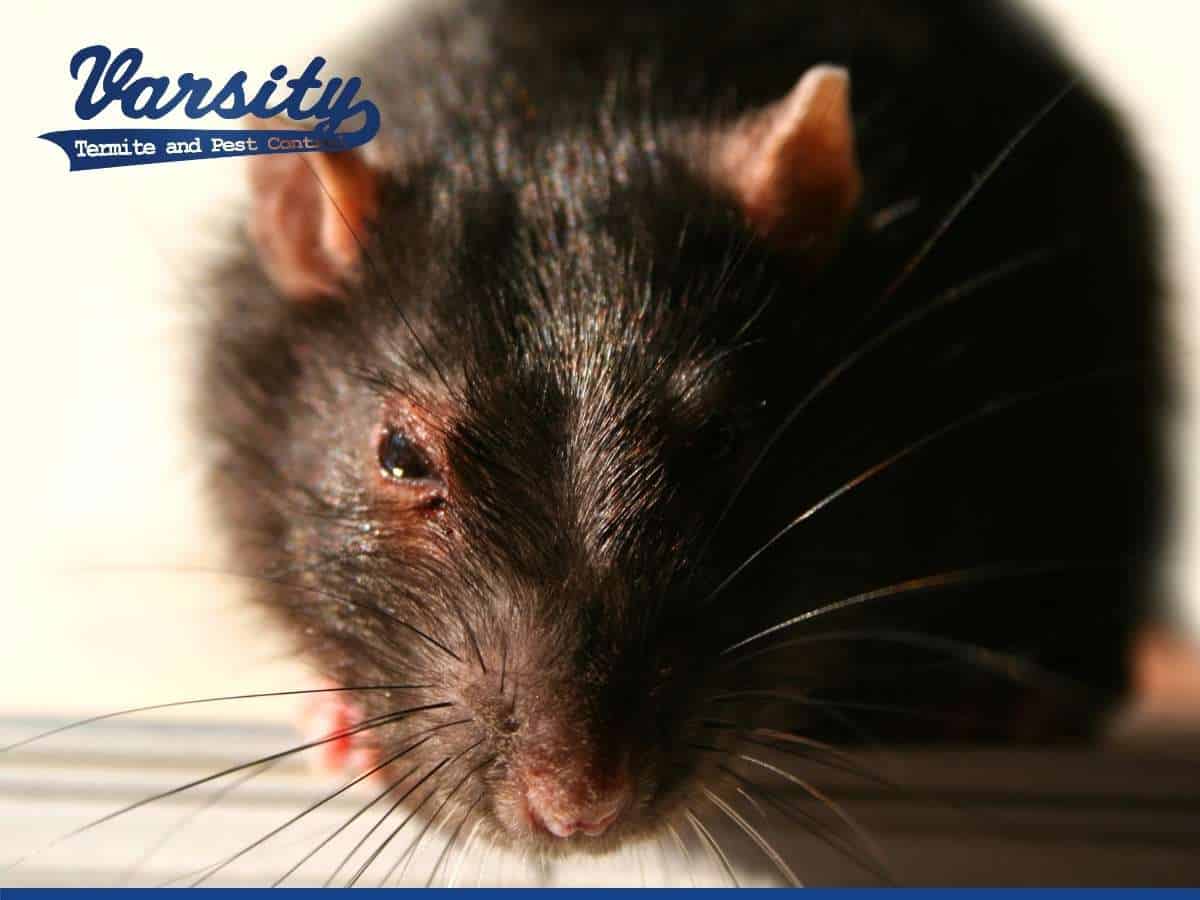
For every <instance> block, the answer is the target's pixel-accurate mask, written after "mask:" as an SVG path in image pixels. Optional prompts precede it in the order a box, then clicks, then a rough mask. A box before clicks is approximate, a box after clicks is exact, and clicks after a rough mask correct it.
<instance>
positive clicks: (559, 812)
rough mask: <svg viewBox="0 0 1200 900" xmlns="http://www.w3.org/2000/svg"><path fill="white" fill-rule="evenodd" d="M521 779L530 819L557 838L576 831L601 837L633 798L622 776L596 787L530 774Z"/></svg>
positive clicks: (581, 780)
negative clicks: (523, 783) (523, 784)
mask: <svg viewBox="0 0 1200 900" xmlns="http://www.w3.org/2000/svg"><path fill="white" fill-rule="evenodd" d="M524 780H525V802H526V804H527V805H528V808H529V817H530V818H531V819H532V820H533V822H534V824H536V825H540V826H541V827H542V828H544V829H545V830H546V831H548V832H550V834H552V835H554V836H555V837H560V838H568V837H570V836H571V835H573V834H575V833H577V832H579V833H582V834H586V835H588V836H589V837H597V836H598V835H601V834H604V832H606V831H607V830H608V829H609V827H610V826H612V824H613V823H614V822H616V821H617V820H618V819H619V818H620V817H621V813H623V812H624V811H625V810H626V808H628V806H629V804H630V801H631V800H632V799H633V792H632V790H630V787H629V781H628V780H627V779H626V778H624V777H621V778H618V779H615V780H611V781H608V782H606V783H605V784H604V785H598V784H596V783H595V782H592V781H590V780H589V779H586V778H567V779H563V778H562V777H561V776H560V775H558V776H556V775H555V774H549V773H541V772H531V773H527V774H526V776H525V779H524Z"/></svg>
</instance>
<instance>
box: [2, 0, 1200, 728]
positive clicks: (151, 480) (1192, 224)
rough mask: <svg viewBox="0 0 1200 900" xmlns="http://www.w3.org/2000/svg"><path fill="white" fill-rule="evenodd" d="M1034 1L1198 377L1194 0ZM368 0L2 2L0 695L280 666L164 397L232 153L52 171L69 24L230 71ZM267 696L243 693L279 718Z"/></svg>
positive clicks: (1199, 179) (211, 688)
mask: <svg viewBox="0 0 1200 900" xmlns="http://www.w3.org/2000/svg"><path fill="white" fill-rule="evenodd" d="M1032 5H1033V6H1035V7H1037V8H1039V9H1041V10H1042V11H1043V12H1044V14H1045V15H1046V16H1047V17H1048V18H1050V19H1051V20H1052V21H1054V22H1055V23H1056V24H1059V25H1061V26H1062V27H1063V28H1064V29H1066V32H1067V34H1068V35H1069V43H1070V44H1071V45H1072V46H1073V47H1074V48H1075V50H1076V52H1077V53H1078V55H1079V56H1080V57H1081V58H1082V59H1084V60H1085V61H1087V62H1088V63H1089V64H1090V65H1091V66H1092V68H1093V69H1094V70H1095V71H1096V72H1097V73H1098V74H1099V76H1100V78H1101V80H1102V81H1103V82H1104V83H1105V84H1106V85H1107V86H1108V87H1109V88H1111V90H1112V91H1113V92H1114V94H1115V95H1116V96H1117V98H1118V99H1119V101H1120V103H1121V105H1122V106H1123V107H1124V108H1125V109H1126V110H1127V111H1128V113H1129V114H1130V116H1131V119H1132V121H1133V122H1135V123H1136V125H1137V127H1138V130H1139V133H1140V134H1141V136H1142V138H1143V142H1144V145H1145V149H1146V152H1147V153H1148V155H1149V158H1150V160H1151V164H1152V167H1153V169H1154V170H1155V172H1156V176H1157V181H1158V186H1159V190H1160V193H1161V195H1162V197H1163V199H1164V203H1165V206H1166V208H1167V210H1168V212H1169V214H1170V217H1171V220H1172V224H1173V225H1174V226H1175V227H1174V229H1173V232H1172V243H1171V251H1172V261H1173V265H1174V273H1175V277H1176V284H1177V287H1178V302H1177V311H1178V321H1179V323H1180V326H1181V327H1182V328H1184V329H1186V331H1187V335H1188V336H1187V342H1188V343H1187V346H1188V347H1189V348H1190V349H1189V350H1188V354H1187V359H1186V361H1185V364H1186V365H1187V366H1188V367H1190V370H1191V372H1192V373H1193V375H1194V380H1195V381H1196V382H1200V354H1198V353H1197V352H1196V349H1197V347H1198V346H1200V297H1198V296H1197V291H1198V289H1200V252H1197V251H1200V246H1198V244H1200V163H1197V162H1195V161H1197V160H1200V123H1198V121H1197V115H1196V100H1195V97H1194V96H1193V92H1194V91H1195V90H1196V88H1197V87H1200V78H1198V77H1197V75H1198V74H1200V66H1198V65H1197V62H1196V56H1197V54H1196V50H1195V46H1194V44H1195V35H1196V33H1197V27H1196V26H1198V25H1200V12H1198V11H1200V6H1198V5H1195V4H1192V3H1188V2H1184V0H1174V2H1169V0H1144V2H1141V3H1137V4H1134V3H1132V2H1117V0H1103V2H1101V0H1088V2H1086V3H1085V2H1079V0H1040V2H1037V3H1033V4H1032ZM382 6H383V4H380V3H370V4H360V5H358V6H356V7H355V11H354V13H353V14H349V13H347V12H346V10H345V9H344V4H333V3H324V4H314V3H297V2H290V3H286V4H284V3H269V4H250V3H244V2H241V3H232V2H210V3H206V4H204V5H203V7H202V8H203V9H204V10H205V13H204V16H203V18H199V17H197V16H196V14H195V13H193V12H191V11H189V12H188V13H187V14H186V16H185V15H184V14H180V13H177V12H175V11H174V10H173V9H172V8H171V7H169V6H168V5H164V4H136V5H135V4H112V5H111V6H110V5H109V4H87V5H82V4H81V5H80V6H79V7H77V8H76V7H70V8H68V7H61V8H58V9H51V8H50V7H49V6H46V7H40V6H39V7H38V8H37V10H38V11H36V12H31V11H28V9H26V10H22V11H18V10H17V9H15V8H14V9H12V10H9V11H8V12H7V14H6V27H7V29H8V33H9V35H10V36H11V37H13V38H15V40H10V41H9V42H8V43H9V44H10V47H9V48H8V52H10V53H13V52H15V54H16V56H17V63H18V64H17V65H16V66H10V67H6V74H7V77H9V78H10V79H13V80H12V81H11V82H10V85H9V89H10V92H11V93H13V94H23V96H19V97H17V99H16V100H15V105H16V108H15V109H11V106H10V109H9V110H7V111H6V112H7V114H6V115H4V116H3V117H2V121H3V124H2V125H0V128H3V136H4V140H3V144H2V147H3V159H4V161H5V163H6V165H5V167H4V173H5V175H6V179H5V180H6V184H5V189H4V191H3V194H0V198H2V199H0V203H2V205H3V209H4V212H5V213H6V214H5V215H3V216H0V221H2V222H3V224H2V225H0V227H2V228H3V238H4V240H3V244H2V245H0V246H2V247H3V248H4V250H3V253H2V254H0V265H2V267H3V276H4V279H3V282H2V285H3V287H2V290H3V293H4V298H3V302H4V304H5V315H4V317H3V318H2V319H0V323H2V324H0V416H2V417H3V418H2V419H0V422H3V437H2V439H0V498H3V506H2V507H0V605H2V609H3V617H2V618H0V713H4V712H12V711H26V712H76V711H87V710H96V709H100V710H107V709H112V708H114V707H120V706H125V705H133V704H137V703H142V702H153V701H161V700H172V699H179V698H181V697H183V696H187V695H194V696H204V695H211V694H219V693H224V692H239V691H242V690H254V689H262V690H266V689H272V688H288V687H295V686H302V685H300V684H299V681H300V676H299V675H298V673H297V670H296V669H295V668H294V667H293V665H292V664H290V663H289V662H288V661H287V660H286V655H285V654H283V653H282V650H283V648H281V647H280V646H278V645H276V644H275V643H274V642H272V641H270V640H267V639H265V636H264V631H263V629H261V628H259V627H257V626H256V624H255V619H254V617H253V614H251V613H249V612H247V611H245V610H244V609H242V608H241V607H240V606H239V605H238V604H237V602H236V590H234V587H235V586H234V585H232V584H231V583H230V581H229V580H228V579H222V578H220V577H217V576H215V575H212V574H205V573H204V572H203V571H202V570H205V569H217V568H220V560H219V559H218V558H217V553H216V548H215V546H214V545H213V542H212V541H211V540H210V539H209V537H208V534H209V530H208V528H207V527H206V525H205V523H204V521H203V517H202V515H201V511H200V509H199V507H198V504H197V485H198V478H199V472H198V469H197V465H196V460H195V457H194V455H193V453H192V452H191V448H190V447H189V443H188V439H187V432H186V429H185V428H184V425H183V417H182V412H181V403H182V398H183V392H182V390H181V373H182V372H183V371H184V370H185V367H186V365H187V364H188V360H189V356H188V354H189V344H188V324H189V323H188V312H187V310H186V308H185V307H184V306H183V304H181V303H180V297H181V296H182V295H185V294H186V289H187V284H188V282H189V278H190V277H191V275H190V272H191V271H192V269H191V266H192V263H193V260H194V258H195V257H196V255H197V254H196V251H198V250H200V251H202V250H203V249H205V247H207V246H209V240H210V239H209V234H210V232H209V231H208V230H207V229H206V228H205V223H206V222H208V221H211V220H213V219H214V218H219V217H220V216H222V215H223V214H224V213H225V211H226V209H227V207H228V204H229V203H230V201H231V200H232V199H233V198H235V197H236V196H237V191H238V189H239V188H240V174H241V173H240V171H239V169H238V166H237V164H236V163H221V162H217V161H205V162H195V163H185V164H179V165H171V166H161V167H149V168H145V169H137V170H132V171H120V170H113V171H107V172H96V173H84V174H75V175H68V174H67V173H66V171H65V164H64V160H63V157H62V154H61V153H60V152H59V151H57V150H55V149H53V148H52V147H50V146H49V145H47V144H45V143H43V142H40V141H37V140H34V135H36V134H38V133H40V132H42V131H48V130H53V129H59V128H64V127H70V123H71V122H72V113H71V104H72V103H73V101H74V93H75V92H74V90H73V87H74V82H72V81H70V80H69V79H68V78H67V77H66V61H67V59H68V58H69V56H70V54H71V53H73V52H74V50H76V49H78V48H79V47H82V46H84V45H86V44H89V43H94V42H96V41H97V40H104V41H108V42H109V43H110V44H116V45H120V46H140V47H142V48H144V49H145V50H146V51H147V54H148V60H147V66H148V67H152V61H155V60H156V61H158V62H159V64H160V65H165V66H167V68H182V67H184V66H185V65H186V66H188V67H194V68H195V69H197V70H206V71H214V72H220V71H233V70H235V69H237V68H241V67H243V66H245V65H246V60H253V59H260V60H261V59H267V60H274V59H275V58H276V57H278V58H279V59H281V60H283V59H295V58H297V57H299V56H304V55H306V54H311V53H314V52H318V51H319V52H328V48H329V47H330V45H331V44H332V43H335V41H336V39H337V37H338V36H340V35H343V34H349V33H352V32H353V31H354V30H355V27H356V26H358V25H360V24H361V23H362V22H367V21H369V20H370V19H371V18H372V17H373V16H375V15H378V11H379V9H380V8H381V7H382ZM114 7H117V8H114ZM351 20H354V21H351ZM285 23H286V24H285ZM17 73H19V75H18V74H17ZM11 102H13V101H10V103H11ZM100 124H102V123H101V122H100V121H98V122H97V125H100ZM1189 161H1192V162H1191V164H1190V165H1189ZM1184 437H1185V443H1184V444H1183V445H1181V446H1182V447H1183V448H1185V449H1181V450H1180V453H1181V454H1183V455H1184V456H1185V457H1187V458H1200V454H1198V453H1197V451H1198V450H1200V437H1198V436H1197V429H1192V430H1191V431H1190V432H1188V434H1187V435H1185V436H1184ZM1186 448H1190V449H1186ZM1185 489H1186V491H1187V493H1188V496H1189V498H1190V504H1189V518H1188V524H1187V528H1186V529H1185V530H1184V532H1183V537H1182V538H1181V541H1180V543H1179V545H1178V552H1177V558H1178V560H1179V561H1180V565H1179V574H1180V578H1179V581H1180V584H1181V586H1183V587H1184V588H1185V590H1184V591H1183V592H1182V593H1183V594H1184V595H1185V596H1190V597H1191V606H1190V609H1191V613H1190V615H1191V620H1192V621H1193V622H1194V623H1195V625H1196V628H1197V630H1198V631H1200V599H1197V598H1200V513H1198V512H1197V511H1198V510H1200V462H1198V463H1197V464H1195V465H1192V466H1190V478H1189V480H1188V482H1187V485H1186V486H1185ZM1189 584H1190V585H1191V586H1192V587H1191V589H1190V590H1186V587H1187V585H1189ZM288 708H289V707H288V705H287V704H282V703H271V704H260V705H258V706H256V707H255V708H254V710H255V715H263V716H267V717H279V716H284V715H286V714H287V712H288ZM224 710H225V712H226V713H229V712H231V711H232V710H231V709H230V708H229V707H228V706H225V707H224ZM191 712H192V713H193V714H197V715H199V714H206V715H212V714H215V713H216V712H217V710H215V709H212V708H210V709H207V710H206V709H205V708H203V707H201V708H193V710H191Z"/></svg>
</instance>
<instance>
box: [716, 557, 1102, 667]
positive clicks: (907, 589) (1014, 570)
mask: <svg viewBox="0 0 1200 900" xmlns="http://www.w3.org/2000/svg"><path fill="white" fill-rule="evenodd" d="M1098 565H1101V564H1100V563H1062V562H1058V563H1032V564H1028V565H1021V564H1015V563H1003V564H992V565H986V566H973V567H970V568H965V569H954V570H951V571H947V572H939V573H937V574H934V575H924V576H921V577H919V578H910V579H907V580H906V581H900V582H896V583H895V584H890V585H887V586H885V587H881V588H875V589H874V590H870V591H863V592H862V593H859V594H854V595H853V596H850V597H844V598H842V599H841V600H835V601H833V602H832V603H826V604H824V605H823V606H819V607H817V608H816V609H810V610H808V611H807V612H803V613H801V614H800V615H798V616H793V617H792V618H790V619H786V620H784V621H783V622H779V623H778V624H776V625H772V626H770V627H769V628H764V629H763V630H762V631H759V632H757V633H756V634H752V635H751V636H750V637H748V638H744V639H742V640H740V641H738V642H737V643H735V644H730V645H729V646H728V647H726V648H725V649H724V650H722V651H721V654H720V655H722V656H725V655H728V654H730V653H733V652H734V651H736V650H739V649H741V648H742V647H745V646H747V645H748V644H751V643H753V642H755V641H758V640H761V639H762V638H764V637H767V636H768V635H771V634H776V633H777V632H780V631H783V630H784V629H787V628H792V627H794V626H796V625H799V624H801V623H803V622H808V621H811V620H813V619H816V618H818V617H820V616H823V615H828V614H829V613H834V612H838V611H839V610H843V609H849V608H850V607H853V606H860V605H862V604H864V603H872V602H874V601H876V600H883V599H886V598H888V597H896V596H901V595H904V594H915V593H921V592H923V591H934V590H944V589H947V588H954V587H960V586H962V585H965V584H973V583H976V582H980V581H985V580H991V579H997V578H1029V577H1031V576H1035V575H1044V574H1047V573H1049V572H1059V571H1069V570H1071V569H1074V568H1084V567H1095V566H1098Z"/></svg>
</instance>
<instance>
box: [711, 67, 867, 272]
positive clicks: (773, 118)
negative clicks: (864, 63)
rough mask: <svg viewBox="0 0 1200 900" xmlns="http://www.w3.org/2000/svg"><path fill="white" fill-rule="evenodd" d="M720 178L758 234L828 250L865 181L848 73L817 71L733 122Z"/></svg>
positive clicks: (722, 148)
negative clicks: (856, 147)
mask: <svg viewBox="0 0 1200 900" xmlns="http://www.w3.org/2000/svg"><path fill="white" fill-rule="evenodd" d="M717 175H718V178H720V179H722V180H723V181H725V183H726V184H727V185H728V186H729V187H730V189H731V190H732V192H733V194H734V196H735V198H736V199H737V201H738V202H739V204H740V205H741V207H742V211H743V213H744V214H745V216H746V219H747V221H748V222H750V224H751V225H752V226H754V228H755V230H757V231H758V232H759V233H760V234H762V235H764V236H765V237H768V238H770V239H771V240H772V241H775V242H777V243H780V244H782V245H785V246H787V247H790V248H794V249H797V250H803V249H808V248H813V249H815V248H820V247H822V246H826V245H828V244H829V243H830V242H831V240H832V239H833V238H834V237H836V235H837V233H838V231H839V230H840V229H841V227H842V225H843V224H844V223H845V221H846V219H847V218H848V217H849V215H850V213H851V212H852V211H853V209H854V206H855V204H856V203H857V202H858V196H859V192H860V190H861V183H862V182H861V177H860V175H859V171H858V163H857V161H856V159H855V152H854V125H853V119H852V117H851V111H850V82H849V77H848V75H847V73H846V71H845V70H844V69H840V68H837V67H834V66H825V65H822V66H814V67H813V68H811V69H809V70H808V71H807V72H805V74H804V76H803V77H802V78H801V79H800V80H799V81H798V82H797V83H796V86H795V87H794V88H793V89H792V91H791V92H790V93H789V94H788V95H787V96H786V97H785V98H783V99H782V100H780V101H778V102H777V103H774V104H772V105H770V106H768V107H766V108H765V109H763V110H761V111H759V112H758V113H755V114H752V115H751V116H749V117H747V118H745V119H743V120H742V121H741V122H739V123H738V124H737V125H735V126H734V127H733V128H732V129H731V130H730V131H729V132H728V133H727V134H726V135H724V136H723V137H722V138H721V139H720V144H719V147H718V154H717Z"/></svg>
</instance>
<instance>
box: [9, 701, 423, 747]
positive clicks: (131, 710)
mask: <svg viewBox="0 0 1200 900" xmlns="http://www.w3.org/2000/svg"><path fill="white" fill-rule="evenodd" d="M431 687H433V685H429V684H368V685H355V686H352V687H332V688H311V689H308V690H297V691H264V692H261V693H257V694H229V695H227V696H224V697H202V698H200V699H198V700H176V701H174V702H172V703H152V704H150V705H149V706H134V707H130V708H129V709H121V710H117V711H116V712H110V713H103V714H102V715H98V716H90V717H89V718H86V719H80V720H79V721H77V722H70V723H68V724H66V725H59V726H58V727H57V728H51V729H49V730H48V731H43V732H41V733H39V734H35V735H33V736H32V737H27V738H22V739H21V740H19V741H16V742H15V743H12V744H7V745H5V746H3V747H0V753H7V752H8V751H9V750H16V749H18V748H19V747H25V746H28V745H29V744H32V743H33V742H34V741H40V740H44V739H45V738H49V737H53V736H54V735H56V734H62V733H63V732H65V731H73V730H74V729H76V728H83V727H84V726H85V725H93V724H95V723H96V722H103V721H106V720H107V719H116V718H118V717H120V716H132V715H134V714H136V713H144V712H153V711H155V710H159V709H175V708H176V707H180V706H195V705H196V704H199V703H221V702H223V701H226V700H257V699H260V698H263V697H295V696H297V695H300V694H335V693H342V692H345V691H415V690H423V689H427V688H431Z"/></svg>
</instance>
